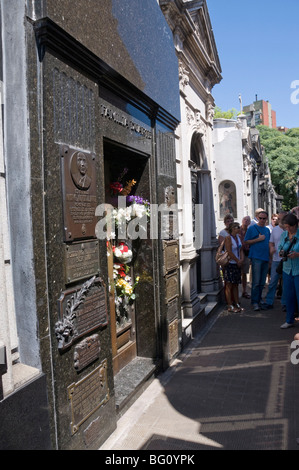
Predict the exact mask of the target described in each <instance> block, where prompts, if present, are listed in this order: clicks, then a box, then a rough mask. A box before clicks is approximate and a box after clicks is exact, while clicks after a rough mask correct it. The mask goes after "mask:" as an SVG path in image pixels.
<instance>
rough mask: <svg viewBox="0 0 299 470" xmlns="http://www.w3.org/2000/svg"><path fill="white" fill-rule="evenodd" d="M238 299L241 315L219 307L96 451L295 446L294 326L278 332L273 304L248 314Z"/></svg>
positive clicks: (280, 318) (298, 375)
mask: <svg viewBox="0 0 299 470" xmlns="http://www.w3.org/2000/svg"><path fill="white" fill-rule="evenodd" d="M244 300H245V302H247V305H246V310H245V312H243V313H238V314H232V313H228V312H227V311H223V312H222V313H221V314H220V315H219V317H218V318H217V321H215V322H214V323H213V326H212V328H211V329H208V330H207V331H206V332H205V334H204V335H203V336H199V337H197V338H195V339H194V340H193V342H192V345H190V346H189V347H188V348H187V350H186V351H184V352H183V353H182V354H181V355H180V357H179V358H178V359H177V360H176V361H175V364H174V366H173V367H172V368H170V369H169V370H168V371H166V373H164V374H161V376H160V377H158V378H156V379H155V380H154V381H153V382H152V384H151V385H150V386H149V387H148V388H147V389H146V390H145V392H144V393H143V394H142V395H141V396H140V397H139V399H138V400H137V401H136V402H135V403H134V404H133V406H132V407H131V408H130V409H129V410H128V411H127V413H125V415H124V416H123V417H122V418H121V419H120V420H119V422H118V429H117V430H116V431H115V433H114V434H113V435H112V436H111V437H110V438H109V439H108V440H107V441H106V443H104V445H103V446H102V447H101V449H103V450H104V449H110V450H120V449H127V450H138V449H147V450H165V451H167V450H169V451H171V450H200V449H213V450H214V449H216V450H217V449H233V450H243V449H244V450H245V449H246V450H273V449H277V450H291V449H295V450H298V449H299V447H298V444H297V442H296V438H297V437H299V405H298V397H299V364H298V365H294V364H292V363H291V360H290V354H291V349H290V346H291V343H292V341H293V338H294V334H295V333H296V332H297V331H299V325H297V326H296V327H295V328H293V329H288V330H281V329H280V325H281V323H283V322H284V316H285V314H284V313H283V312H282V311H281V308H280V305H279V303H278V302H277V301H276V303H275V308H274V309H273V310H269V311H260V312H253V310H252V309H251V308H250V301H248V300H246V299H244ZM245 302H244V303H245ZM242 303H243V299H242ZM298 358H299V353H298Z"/></svg>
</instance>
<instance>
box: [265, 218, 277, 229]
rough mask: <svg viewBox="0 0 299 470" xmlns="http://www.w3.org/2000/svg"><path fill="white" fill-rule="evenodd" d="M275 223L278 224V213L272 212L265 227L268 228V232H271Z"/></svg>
mask: <svg viewBox="0 0 299 470" xmlns="http://www.w3.org/2000/svg"><path fill="white" fill-rule="evenodd" d="M277 225H278V215H277V214H272V217H271V222H270V224H269V225H267V227H268V229H269V230H270V232H272V230H273V229H274V227H276V226H277Z"/></svg>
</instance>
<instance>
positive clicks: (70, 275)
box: [65, 240, 100, 283]
mask: <svg viewBox="0 0 299 470" xmlns="http://www.w3.org/2000/svg"><path fill="white" fill-rule="evenodd" d="M99 269H100V266H99V243H98V241H96V240H93V241H88V242H79V243H78V242H77V243H72V244H71V245H65V274H66V282H67V283H69V282H74V281H78V280H80V279H84V278H86V277H90V276H93V275H94V274H99Z"/></svg>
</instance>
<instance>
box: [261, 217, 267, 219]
mask: <svg viewBox="0 0 299 470" xmlns="http://www.w3.org/2000/svg"><path fill="white" fill-rule="evenodd" d="M259 219H260V220H267V217H259Z"/></svg>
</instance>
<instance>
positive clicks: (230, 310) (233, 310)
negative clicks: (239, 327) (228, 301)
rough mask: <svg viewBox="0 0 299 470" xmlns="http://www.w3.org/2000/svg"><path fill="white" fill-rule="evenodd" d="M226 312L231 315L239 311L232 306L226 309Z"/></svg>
mask: <svg viewBox="0 0 299 470" xmlns="http://www.w3.org/2000/svg"><path fill="white" fill-rule="evenodd" d="M227 311H228V312H232V313H238V312H239V310H237V308H235V307H234V306H233V305H230V306H229V307H228V309H227Z"/></svg>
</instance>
